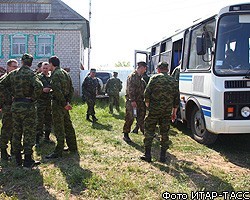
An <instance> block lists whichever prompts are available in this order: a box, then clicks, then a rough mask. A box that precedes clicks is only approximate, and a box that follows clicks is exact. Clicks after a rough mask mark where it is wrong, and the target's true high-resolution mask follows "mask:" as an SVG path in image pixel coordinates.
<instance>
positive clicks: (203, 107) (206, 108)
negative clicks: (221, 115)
mask: <svg viewBox="0 0 250 200" xmlns="http://www.w3.org/2000/svg"><path fill="white" fill-rule="evenodd" d="M201 107H202V109H205V110H210V111H211V108H210V107H208V106H201Z"/></svg>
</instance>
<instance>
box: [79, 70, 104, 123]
mask: <svg viewBox="0 0 250 200" xmlns="http://www.w3.org/2000/svg"><path fill="white" fill-rule="evenodd" d="M95 74H96V69H90V73H89V75H88V76H87V77H86V78H85V79H84V81H83V83H82V95H83V96H84V98H85V99H86V102H87V106H88V110H87V115H86V120H88V121H91V120H90V118H89V117H90V115H91V116H92V120H93V122H96V121H97V120H98V119H97V118H96V116H95V101H96V95H97V92H98V90H100V85H99V83H98V80H97V78H96V77H95Z"/></svg>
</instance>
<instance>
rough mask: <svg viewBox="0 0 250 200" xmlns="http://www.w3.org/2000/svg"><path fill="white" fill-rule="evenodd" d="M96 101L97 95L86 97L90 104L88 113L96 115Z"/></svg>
mask: <svg viewBox="0 0 250 200" xmlns="http://www.w3.org/2000/svg"><path fill="white" fill-rule="evenodd" d="M95 101H96V97H93V98H91V97H86V103H87V106H88V109H87V115H94V114H95Z"/></svg>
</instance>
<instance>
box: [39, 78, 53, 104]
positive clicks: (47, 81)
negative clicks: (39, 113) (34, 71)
mask: <svg viewBox="0 0 250 200" xmlns="http://www.w3.org/2000/svg"><path fill="white" fill-rule="evenodd" d="M38 78H39V80H40V81H41V82H42V84H43V87H44V88H51V77H50V76H46V75H45V74H43V73H39V74H38ZM39 99H41V100H49V99H51V93H45V92H43V93H42V94H41V95H40V97H39Z"/></svg>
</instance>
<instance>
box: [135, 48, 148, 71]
mask: <svg viewBox="0 0 250 200" xmlns="http://www.w3.org/2000/svg"><path fill="white" fill-rule="evenodd" d="M140 61H144V62H145V63H147V65H148V68H147V73H148V74H149V73H151V71H152V69H151V66H150V53H149V52H148V51H141V50H135V60H134V62H135V63H134V68H136V66H137V63H138V62H140Z"/></svg>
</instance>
